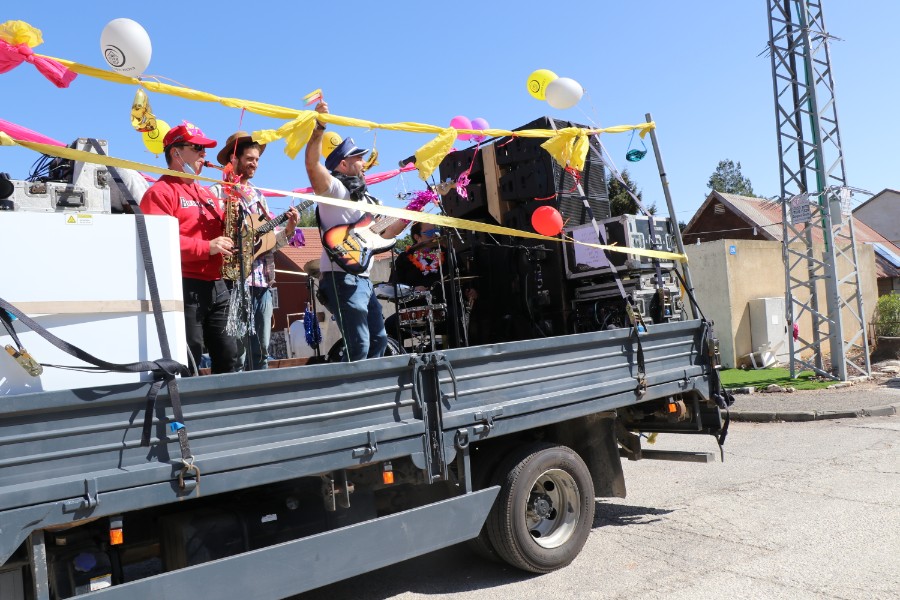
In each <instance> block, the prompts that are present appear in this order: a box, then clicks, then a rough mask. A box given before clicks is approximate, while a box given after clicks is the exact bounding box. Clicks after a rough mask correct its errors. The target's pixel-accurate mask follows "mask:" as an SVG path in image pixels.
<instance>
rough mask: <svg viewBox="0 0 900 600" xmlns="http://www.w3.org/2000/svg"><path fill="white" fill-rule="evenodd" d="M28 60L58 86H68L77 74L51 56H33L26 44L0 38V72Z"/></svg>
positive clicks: (9, 69)
mask: <svg viewBox="0 0 900 600" xmlns="http://www.w3.org/2000/svg"><path fill="white" fill-rule="evenodd" d="M23 61H25V62H30V63H31V64H33V65H34V66H35V68H37V70H38V71H40V73H41V75H43V76H44V77H46V78H47V79H49V80H50V81H51V82H53V85H55V86H56V87H58V88H66V87H69V84H70V83H72V80H73V79H75V78H76V77H77V76H78V74H77V73H75V72H74V71H70V70H69V69H68V68H66V67H65V66H63V65H62V63H59V62H57V61H55V60H53V59H52V58H44V57H43V56H35V54H34V50H32V49H31V47H30V46H29V45H28V44H19V45H18V46H13V45H12V44H10V43H8V42H6V41H4V40H0V73H6V72H7V71H11V70H12V69H15V68H16V67H18V66H19V65H20V64H22V62H23Z"/></svg>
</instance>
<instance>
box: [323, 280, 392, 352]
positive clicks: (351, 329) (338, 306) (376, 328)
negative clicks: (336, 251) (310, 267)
mask: <svg viewBox="0 0 900 600" xmlns="http://www.w3.org/2000/svg"><path fill="white" fill-rule="evenodd" d="M319 289H320V291H321V292H322V295H323V296H324V298H325V308H327V309H328V310H329V311H331V314H333V315H334V318H335V321H337V325H338V328H339V329H340V330H341V335H343V336H344V343H346V344H347V353H346V356H348V357H349V360H350V361H355V360H362V359H364V358H378V357H379V356H383V355H384V349H385V348H387V333H386V332H385V330H384V315H382V313H381V304H379V303H378V299H377V298H376V297H375V292H374V289H373V288H372V282H371V281H370V280H369V279H368V278H367V277H358V276H356V275H350V274H349V273H340V272H326V273H323V274H322V280H321V281H320V282H319Z"/></svg>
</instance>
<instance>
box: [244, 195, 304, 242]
mask: <svg viewBox="0 0 900 600" xmlns="http://www.w3.org/2000/svg"><path fill="white" fill-rule="evenodd" d="M312 205H313V201H312V200H307V201H306V202H304V203H303V204H298V205H297V207H296V208H297V210H298V211H301V210H306V209H307V208H309V207H310V206H312ZM289 213H290V211H287V212H284V213H282V214H280V215H278V216H277V217H275V218H274V219H269V220H268V221H266V222H265V223H263V224H262V225H260V226H259V227H257V228H256V235H265V234H267V233H269V232H270V231H272V230H273V229H275V228H276V227H278V226H279V225H281V224H282V223H284V222H285V221H287V220H288V214H289Z"/></svg>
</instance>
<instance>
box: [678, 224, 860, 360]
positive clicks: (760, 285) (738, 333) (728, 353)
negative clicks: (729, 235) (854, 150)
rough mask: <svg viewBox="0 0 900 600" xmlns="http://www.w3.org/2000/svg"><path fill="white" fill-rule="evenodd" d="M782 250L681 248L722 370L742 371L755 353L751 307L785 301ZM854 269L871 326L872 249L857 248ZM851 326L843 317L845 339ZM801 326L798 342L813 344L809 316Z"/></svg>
mask: <svg viewBox="0 0 900 600" xmlns="http://www.w3.org/2000/svg"><path fill="white" fill-rule="evenodd" d="M781 250H782V244H781V242H776V241H752V240H715V241H712V242H707V243H703V244H700V245H690V246H686V247H685V251H686V253H687V255H688V260H689V265H690V269H691V276H692V278H693V282H694V288H695V289H696V293H697V301H698V302H699V303H700V308H701V309H702V310H703V312H704V315H705V316H706V317H707V318H708V319H710V320H712V321H713V322H714V323H715V330H716V334H717V336H718V338H719V349H720V351H721V353H722V365H723V366H724V367H725V368H734V367H737V366H740V365H741V364H742V362H743V360H742V359H744V357H746V356H747V355H749V354H750V353H751V352H755V351H757V350H758V348H756V347H754V343H753V339H752V335H751V330H752V329H753V325H754V324H753V323H752V321H751V307H752V303H753V301H754V300H756V299H758V298H773V297H776V298H777V297H780V298H784V296H785V278H784V263H783V262H782V258H781ZM857 266H858V268H859V271H860V279H861V281H862V282H863V290H862V297H863V308H864V310H865V313H866V323H869V322H871V320H872V313H873V311H874V309H875V302H876V300H877V297H878V293H877V285H876V279H875V258H874V252H873V249H872V246H870V245H865V244H861V245H860V247H859V248H858V265H857ZM845 270H846V266H844V268H843V269H842V268H841V267H840V266H839V272H843V271H845ZM818 292H819V297H820V298H825V297H826V296H825V287H824V284H821V285H820V287H819V290H818ZM802 300H805V299H802ZM784 317H785V316H784V315H782V316H781V320H780V322H779V324H780V325H781V326H783V327H785V328H786V327H787V323H786V319H785V318H784ZM769 318H771V315H769ZM854 323H855V319H853V317H852V315H850V314H849V313H848V314H846V315H845V318H844V326H845V329H846V330H847V331H848V333H849V331H850V330H851V329H853V328H854ZM757 325H758V324H757ZM799 325H800V336H801V337H803V338H805V339H811V337H812V324H811V322H810V319H809V315H808V314H807V315H806V316H805V317H804V318H802V319H800V322H799ZM785 334H786V335H790V332H789V331H787V330H786V329H785Z"/></svg>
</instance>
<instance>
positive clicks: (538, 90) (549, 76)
mask: <svg viewBox="0 0 900 600" xmlns="http://www.w3.org/2000/svg"><path fill="white" fill-rule="evenodd" d="M554 79H559V76H558V75H557V74H556V73H554V72H553V71H550V70H548V69H538V70H537V71H535V72H534V73H532V74H531V75H529V76H528V93H529V94H531V96H532V97H533V98H537V99H538V100H545V99H546V95H545V94H546V92H547V84H548V83H550V82H551V81H553V80H554Z"/></svg>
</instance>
